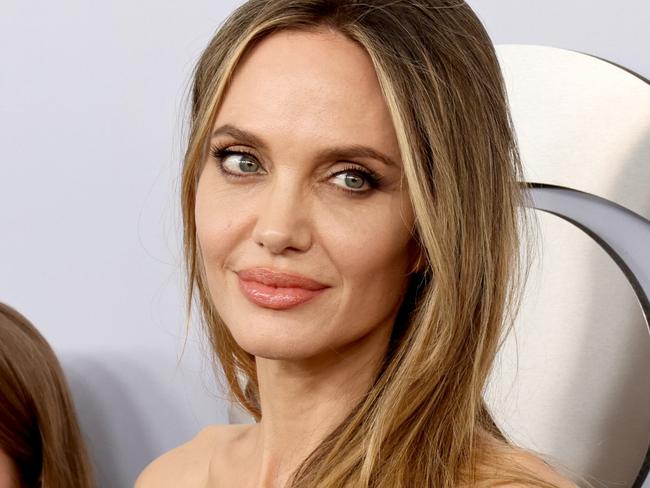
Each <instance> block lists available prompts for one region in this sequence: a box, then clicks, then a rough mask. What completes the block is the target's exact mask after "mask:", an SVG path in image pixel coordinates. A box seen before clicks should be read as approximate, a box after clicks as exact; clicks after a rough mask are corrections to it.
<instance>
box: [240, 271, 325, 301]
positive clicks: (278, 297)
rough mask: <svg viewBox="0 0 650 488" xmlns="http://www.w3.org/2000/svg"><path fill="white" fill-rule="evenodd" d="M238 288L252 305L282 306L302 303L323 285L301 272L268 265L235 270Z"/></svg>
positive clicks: (314, 294)
mask: <svg viewBox="0 0 650 488" xmlns="http://www.w3.org/2000/svg"><path fill="white" fill-rule="evenodd" d="M237 275H238V277H239V288H240V289H241V291H242V293H243V294H244V296H245V297H246V298H247V299H248V300H249V301H251V302H252V303H254V304H255V305H258V306H261V307H264V308H270V309H273V310H285V309H289V308H293V307H295V306H298V305H301V304H303V303H306V302H308V301H310V300H312V299H314V298H316V297H317V296H319V295H321V294H322V293H323V292H324V291H325V290H326V289H327V288H329V287H328V286H327V285H324V284H322V283H319V282H317V281H315V280H312V279H310V278H307V277H305V276H302V275H296V274H289V273H282V272H277V271H273V270H270V269H268V268H249V269H246V270H242V271H239V272H238V273H237Z"/></svg>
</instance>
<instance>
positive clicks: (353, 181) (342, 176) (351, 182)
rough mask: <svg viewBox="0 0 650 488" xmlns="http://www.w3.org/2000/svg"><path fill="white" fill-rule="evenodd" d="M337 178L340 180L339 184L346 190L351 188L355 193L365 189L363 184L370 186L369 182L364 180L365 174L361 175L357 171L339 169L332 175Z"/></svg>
mask: <svg viewBox="0 0 650 488" xmlns="http://www.w3.org/2000/svg"><path fill="white" fill-rule="evenodd" d="M333 176H334V177H335V178H336V179H337V180H339V181H340V182H341V185H337V186H343V187H344V189H346V190H353V191H355V192H356V193H362V192H364V191H367V190H363V189H361V188H363V186H364V184H365V185H368V186H370V182H369V181H366V179H367V178H368V177H367V176H363V175H361V174H358V173H353V172H351V171H341V172H339V173H336V174H334V175H333Z"/></svg>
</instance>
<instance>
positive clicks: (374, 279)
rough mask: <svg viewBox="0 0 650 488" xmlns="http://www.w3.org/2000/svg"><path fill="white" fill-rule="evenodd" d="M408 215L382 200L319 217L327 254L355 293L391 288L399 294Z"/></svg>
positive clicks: (404, 265) (406, 263) (405, 260)
mask: <svg viewBox="0 0 650 488" xmlns="http://www.w3.org/2000/svg"><path fill="white" fill-rule="evenodd" d="M393 203H394V202H393ZM408 218H409V216H408V215H405V216H403V215H402V214H401V213H400V209H399V206H398V205H396V204H390V205H389V204H385V205H378V206H376V207H373V208H370V207H369V208H365V209H364V208H361V207H359V209H358V211H356V212H347V213H346V214H344V215H338V216H333V215H331V214H330V216H329V217H327V218H325V217H323V218H322V219H321V226H320V235H321V236H322V238H323V241H324V246H325V248H326V249H327V252H328V255H329V257H330V259H331V260H332V262H333V264H334V266H335V267H336V269H337V270H338V272H339V274H340V275H341V278H342V281H344V282H345V283H346V286H347V287H348V288H350V291H354V293H355V294H356V296H357V297H362V296H363V295H366V296H367V295H369V294H371V293H372V294H376V295H380V294H382V293H388V294H390V293H391V291H393V290H394V291H395V292H396V295H398V294H399V291H400V286H399V285H400V282H402V281H405V277H406V273H407V268H408V266H409V256H408V243H409V241H410V239H411V236H410V233H409V221H408V220H407V219H408ZM361 291H363V293H361ZM351 298H354V297H351Z"/></svg>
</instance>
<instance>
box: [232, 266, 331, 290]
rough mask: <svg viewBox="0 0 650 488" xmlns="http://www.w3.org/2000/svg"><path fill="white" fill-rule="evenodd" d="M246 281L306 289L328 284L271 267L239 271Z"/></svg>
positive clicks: (319, 288)
mask: <svg viewBox="0 0 650 488" xmlns="http://www.w3.org/2000/svg"><path fill="white" fill-rule="evenodd" d="M237 274H238V275H239V277H240V278H241V279H242V280H245V281H257V282H258V283H262V284H264V285H268V286H275V287H277V288H304V289H306V290H321V289H323V288H327V285H324V284H323V283H319V282H318V281H315V280H312V279H310V278H307V277H306V276H303V275H299V274H295V273H285V272H282V271H276V270H273V269H271V268H247V269H242V270H240V271H238V272H237Z"/></svg>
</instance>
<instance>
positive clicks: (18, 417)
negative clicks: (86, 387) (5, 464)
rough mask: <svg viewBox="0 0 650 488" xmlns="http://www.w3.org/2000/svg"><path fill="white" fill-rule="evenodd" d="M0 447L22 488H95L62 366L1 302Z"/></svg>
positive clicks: (24, 321) (21, 318)
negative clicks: (9, 460) (11, 465)
mask: <svg viewBox="0 0 650 488" xmlns="http://www.w3.org/2000/svg"><path fill="white" fill-rule="evenodd" d="M0 449H2V450H4V451H5V452H6V453H7V455H8V456H9V458H10V459H11V460H12V462H13V463H14V464H15V466H16V468H17V471H18V477H19V483H20V484H19V486H21V487H25V488H37V487H38V488H40V487H43V488H70V487H75V488H93V487H94V486H95V482H94V479H93V470H92V465H91V462H90V458H89V456H88V452H87V450H86V445H85V442H84V440H83V437H82V434H81V429H80V428H79V424H78V422H77V416H76V413H75V408H74V404H73V402H72V398H71V397H70V392H69V390H68V384H67V382H66V379H65V376H64V374H63V370H62V369H61V365H60V364H59V361H58V360H57V358H56V356H55V354H54V351H52V348H51V347H50V345H49V344H48V343H47V341H46V340H45V338H44V337H43V336H42V335H41V334H40V333H39V332H38V330H37V329H36V328H35V327H34V326H33V325H32V324H31V323H30V322H29V320H27V319H26V318H25V317H24V316H22V315H21V314H19V313H18V312H17V311H16V310H14V309H13V308H11V307H9V306H8V305H5V304H2V303H0Z"/></svg>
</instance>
